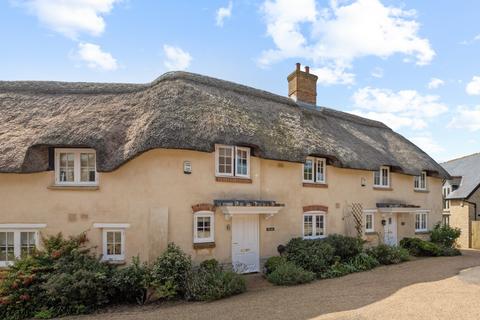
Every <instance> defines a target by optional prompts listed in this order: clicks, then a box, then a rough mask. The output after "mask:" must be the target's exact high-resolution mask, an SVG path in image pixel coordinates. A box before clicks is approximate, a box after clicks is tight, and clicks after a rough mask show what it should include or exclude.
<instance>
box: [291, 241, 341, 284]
mask: <svg viewBox="0 0 480 320" xmlns="http://www.w3.org/2000/svg"><path fill="white" fill-rule="evenodd" d="M334 253H335V249H334V248H333V247H332V246H331V245H330V244H328V243H327V242H325V241H323V240H322V239H315V240H304V239H302V238H294V239H292V240H290V241H289V242H288V243H287V245H286V250H285V256H286V259H287V261H290V262H293V263H294V264H295V265H297V266H299V267H302V268H303V269H305V270H307V271H311V272H314V273H316V274H318V275H319V274H320V273H322V272H323V271H325V270H326V269H327V268H328V267H329V266H330V265H331V264H332V263H333V262H334Z"/></svg>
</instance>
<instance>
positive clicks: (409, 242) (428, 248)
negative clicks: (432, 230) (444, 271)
mask: <svg viewBox="0 0 480 320" xmlns="http://www.w3.org/2000/svg"><path fill="white" fill-rule="evenodd" d="M400 246H401V247H402V248H405V249H407V250H408V251H409V252H410V254H411V255H412V256H416V257H437V256H440V255H441V253H442V249H441V247H440V246H439V245H437V244H435V243H433V242H430V241H425V240H422V239H419V238H403V239H402V240H400Z"/></svg>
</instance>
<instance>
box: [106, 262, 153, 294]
mask: <svg viewBox="0 0 480 320" xmlns="http://www.w3.org/2000/svg"><path fill="white" fill-rule="evenodd" d="M111 283H112V286H113V287H114V288H115V294H114V298H113V300H114V301H115V302H118V303H121V302H127V303H138V304H145V303H146V302H148V301H149V300H150V298H151V297H152V294H153V292H154V291H153V290H152V289H151V286H152V269H151V268H150V267H149V266H148V265H147V263H141V262H140V259H139V257H134V258H132V263H131V264H130V265H128V266H127V267H125V268H120V269H118V270H116V272H114V274H113V276H112V279H111Z"/></svg>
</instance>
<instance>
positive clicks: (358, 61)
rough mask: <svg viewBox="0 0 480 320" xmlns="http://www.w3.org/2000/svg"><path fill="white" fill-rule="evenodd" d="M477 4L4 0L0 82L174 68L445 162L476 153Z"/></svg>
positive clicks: (125, 75) (144, 76) (143, 77)
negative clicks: (302, 74) (294, 77)
mask: <svg viewBox="0 0 480 320" xmlns="http://www.w3.org/2000/svg"><path fill="white" fill-rule="evenodd" d="M478 12H480V2H479V1H475V0H470V1H469V0H464V1H456V2H455V3H454V2H452V1H447V0H425V1H407V0H405V1H396V0H391V1H387V0H383V1H380V0H348V1H345V0H337V1H327V0H317V1H315V0H260V1H253V0H244V1H241V0H232V1H228V0H222V1H193V0H192V1H181V0H176V1H146V0H143V1H142V0H68V1H67V0H7V1H2V2H0V40H1V43H2V47H1V50H0V79H1V80H63V81H97V82H98V81H99V82H149V81H152V80H153V79H155V78H156V77H158V76H159V75H161V74H162V73H164V72H167V71H169V70H187V71H191V72H196V73H201V74H206V75H209V76H213V77H218V78H222V79H226V80H231V81H235V82H238V83H242V84H245V85H249V86H253V87H257V88H260V89H264V90H267V91H271V92H274V93H277V94H281V95H286V94H287V81H286V76H287V75H288V73H289V72H291V71H292V70H293V68H294V64H295V62H301V63H302V65H309V66H310V67H311V69H312V72H313V73H316V74H317V75H319V83H318V88H317V94H318V98H317V101H318V104H319V105H322V106H328V107H332V108H336V109H339V110H343V111H347V112H352V113H355V114H358V115H362V116H366V117H369V118H373V119H376V120H381V121H383V122H385V123H386V124H387V125H389V126H390V127H392V128H393V129H394V130H396V131H397V132H399V133H401V134H402V135H404V136H405V137H407V138H409V139H411V140H412V141H413V142H415V143H416V144H417V145H419V146H420V147H421V148H423V149H424V150H425V151H426V152H428V153H429V154H430V155H431V156H432V157H433V158H435V159H436V160H438V161H444V160H448V159H451V158H455V157H459V156H462V155H466V154H470V153H474V152H478V151H480V137H479V134H480V101H479V100H480V99H479V98H480V59H479V56H480V22H479V19H478Z"/></svg>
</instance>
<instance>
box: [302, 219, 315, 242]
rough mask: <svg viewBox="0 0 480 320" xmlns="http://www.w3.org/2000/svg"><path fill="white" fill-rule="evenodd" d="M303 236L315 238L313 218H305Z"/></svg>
mask: <svg viewBox="0 0 480 320" xmlns="http://www.w3.org/2000/svg"><path fill="white" fill-rule="evenodd" d="M303 236H304V237H311V236H313V216H303Z"/></svg>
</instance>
